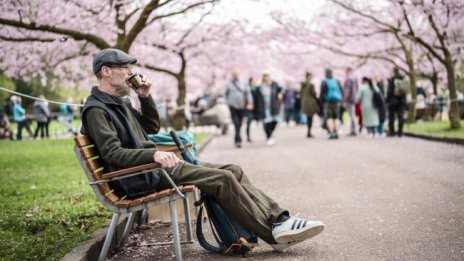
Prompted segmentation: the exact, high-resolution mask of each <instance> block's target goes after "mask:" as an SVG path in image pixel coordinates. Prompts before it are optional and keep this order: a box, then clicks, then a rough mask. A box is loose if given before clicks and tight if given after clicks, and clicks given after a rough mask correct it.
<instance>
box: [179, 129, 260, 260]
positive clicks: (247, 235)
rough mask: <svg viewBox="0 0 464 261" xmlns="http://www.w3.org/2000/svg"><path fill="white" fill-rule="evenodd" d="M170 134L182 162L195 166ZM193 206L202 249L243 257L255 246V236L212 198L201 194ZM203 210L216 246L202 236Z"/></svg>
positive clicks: (183, 148)
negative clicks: (196, 209)
mask: <svg viewBox="0 0 464 261" xmlns="http://www.w3.org/2000/svg"><path fill="white" fill-rule="evenodd" d="M170 134H171V137H172V139H173V140H174V143H175V144H176V145H177V148H178V149H179V150H180V152H181V155H182V157H183V158H184V160H185V161H187V162H189V163H192V164H195V165H196V164H197V160H196V159H195V158H193V157H192V156H191V155H190V154H188V153H187V152H186V150H185V147H184V144H183V143H182V142H181V140H180V139H179V137H178V136H177V133H176V132H175V131H171V132H170ZM195 206H197V207H198V206H200V211H199V212H198V216H197V228H196V234H197V239H198V243H200V245H201V246H202V247H203V248H204V249H206V250H208V251H210V252H213V253H218V254H220V253H232V254H239V255H245V254H246V253H248V252H249V251H251V250H252V249H253V248H254V247H255V246H257V243H258V238H257V236H256V235H255V234H253V232H251V231H249V230H248V229H246V228H245V227H243V226H242V225H241V224H240V223H239V222H238V221H236V220H235V219H234V218H233V217H232V216H229V215H227V213H226V212H225V210H224V209H223V208H222V206H221V204H219V202H218V201H217V200H216V198H214V197H213V196H211V195H208V194H205V193H202V194H201V198H200V200H199V201H197V202H195ZM204 208H205V209H206V212H207V214H208V219H209V222H210V225H211V230H212V232H213V235H214V239H215V240H216V243H217V246H214V245H211V244H210V243H209V242H208V241H207V240H206V238H205V235H204V234H203V226H202V222H203V219H202V214H203V209H204Z"/></svg>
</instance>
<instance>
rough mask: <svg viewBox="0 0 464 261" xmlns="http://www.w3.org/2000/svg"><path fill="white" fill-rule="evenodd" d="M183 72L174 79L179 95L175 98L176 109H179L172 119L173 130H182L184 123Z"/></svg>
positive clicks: (184, 85)
mask: <svg viewBox="0 0 464 261" xmlns="http://www.w3.org/2000/svg"><path fill="white" fill-rule="evenodd" d="M183 72H184V70H181V73H179V74H178V76H177V77H176V79H177V89H178V91H179V95H178V96H177V107H178V108H179V109H177V110H176V113H175V114H174V116H173V117H172V122H171V126H172V127H173V128H174V129H175V130H182V129H183V127H184V123H185V114H184V109H183V108H184V106H185V92H186V90H185V89H186V84H185V74H184V73H183Z"/></svg>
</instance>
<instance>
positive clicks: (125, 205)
mask: <svg viewBox="0 0 464 261" xmlns="http://www.w3.org/2000/svg"><path fill="white" fill-rule="evenodd" d="M131 202H132V200H129V199H123V200H120V201H119V202H117V203H116V204H114V205H115V206H116V207H119V208H128V207H130V203H131Z"/></svg>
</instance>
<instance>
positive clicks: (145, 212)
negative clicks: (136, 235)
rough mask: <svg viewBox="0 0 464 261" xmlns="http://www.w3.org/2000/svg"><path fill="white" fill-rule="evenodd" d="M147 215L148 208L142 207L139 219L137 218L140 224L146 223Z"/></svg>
mask: <svg viewBox="0 0 464 261" xmlns="http://www.w3.org/2000/svg"><path fill="white" fill-rule="evenodd" d="M147 216H148V209H147V208H144V209H143V210H142V214H141V215H140V220H139V224H140V225H143V224H145V223H147Z"/></svg>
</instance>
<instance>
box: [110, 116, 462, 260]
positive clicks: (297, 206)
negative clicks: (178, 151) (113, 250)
mask: <svg viewBox="0 0 464 261" xmlns="http://www.w3.org/2000/svg"><path fill="white" fill-rule="evenodd" d="M252 128H253V133H252V139H253V142H251V143H247V142H245V143H244V144H243V147H242V148H240V149H237V148H235V147H234V146H233V140H232V133H229V134H228V135H226V136H218V137H216V138H214V139H213V140H212V141H211V143H210V144H208V145H207V147H206V148H205V149H204V150H203V152H202V154H201V155H200V159H201V160H204V161H210V162H218V163H235V164H238V165H240V166H242V167H243V169H244V171H245V173H247V175H248V176H249V178H250V179H251V180H252V181H253V182H254V184H255V185H256V186H258V187H259V188H261V189H262V190H263V191H264V192H266V193H267V194H268V195H269V196H271V197H272V198H274V199H275V200H276V201H277V202H279V203H280V204H281V206H282V207H284V208H287V209H288V210H289V211H290V212H291V214H292V215H296V216H299V217H303V218H309V219H316V220H322V221H323V222H324V223H325V224H326V229H325V230H324V232H323V233H322V234H321V235H319V236H317V237H315V238H313V239H310V240H307V241H305V242H303V243H300V244H298V245H295V246H294V247H292V248H290V249H288V250H287V251H286V252H285V253H277V252H274V251H272V248H271V247H270V246H268V245H267V244H266V243H264V242H263V241H261V244H260V247H259V248H257V249H255V250H253V253H252V254H251V255H250V256H249V257H248V260H249V259H250V258H251V259H253V260H464V146H460V145H451V144H444V143H438V142H431V141H425V140H421V139H416V138H407V137H402V138H375V139H370V138H368V137H367V136H366V135H358V136H357V137H348V136H345V135H344V134H342V135H341V138H340V139H338V140H328V139H327V137H326V134H325V133H324V132H323V130H322V129H318V128H316V129H315V131H314V134H315V138H312V139H308V138H306V137H305V134H306V128H305V126H295V127H283V126H278V127H277V130H276V132H275V139H276V144H275V145H274V146H266V144H265V139H264V134H263V131H262V127H260V126H257V125H255V124H253V125H252ZM167 231H168V230H167ZM166 250H167V251H168V252H166V253H169V252H170V251H172V249H166ZM139 251H142V252H144V253H142V254H141V253H137V252H135V254H134V252H132V254H131V255H132V257H134V255H137V258H135V259H141V260H142V259H144V258H143V256H147V257H148V256H150V258H147V260H148V259H151V260H156V259H160V260H161V259H163V260H164V259H166V258H172V257H168V256H166V255H155V252H158V251H154V250H153V255H152V254H149V253H147V252H150V251H149V250H147V249H142V250H139ZM158 254H160V253H159V252H158ZM124 256H125V257H126V258H128V257H129V256H130V255H129V256H128V255H121V256H119V257H117V258H114V260H126V258H124ZM183 257H184V260H213V259H214V260H222V259H225V260H232V258H234V260H236V259H237V257H227V256H218V255H214V254H210V253H208V252H207V251H206V250H204V249H202V248H201V247H200V246H199V245H198V244H194V245H189V246H184V247H183ZM238 259H241V258H238Z"/></svg>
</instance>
